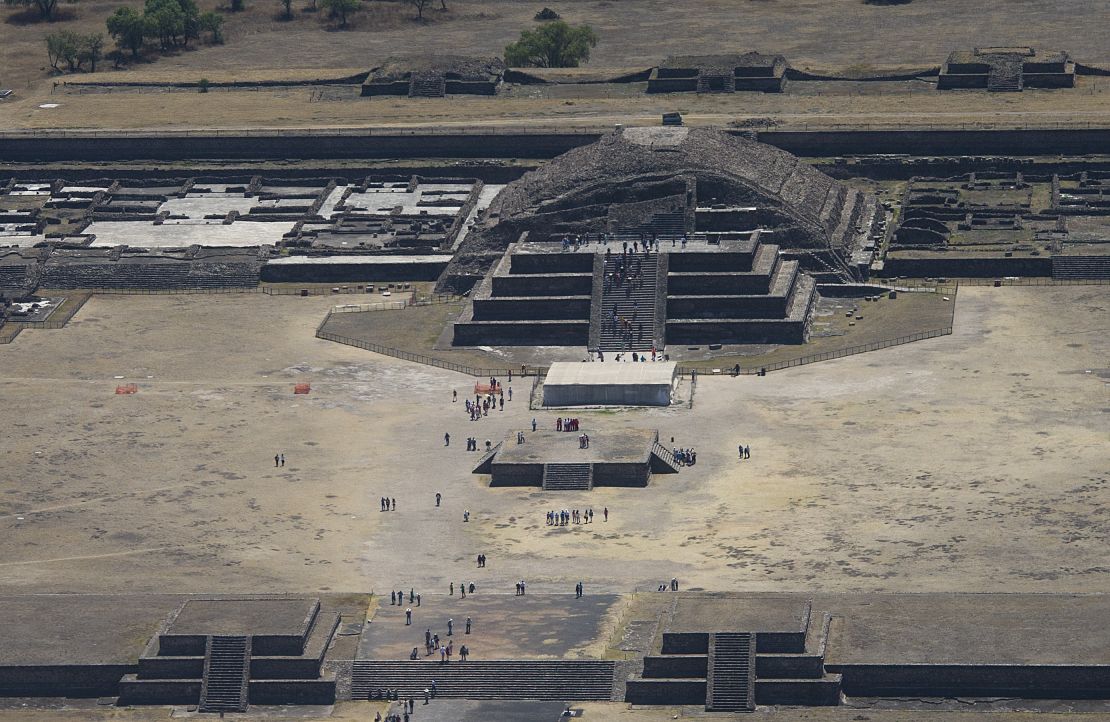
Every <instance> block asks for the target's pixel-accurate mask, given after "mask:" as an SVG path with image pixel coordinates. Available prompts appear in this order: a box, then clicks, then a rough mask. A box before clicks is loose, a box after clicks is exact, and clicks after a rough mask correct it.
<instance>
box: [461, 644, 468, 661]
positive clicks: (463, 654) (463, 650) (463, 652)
mask: <svg viewBox="0 0 1110 722" xmlns="http://www.w3.org/2000/svg"><path fill="white" fill-rule="evenodd" d="M469 655H470V650H469V649H468V648H467V646H466V645H465V644H464V645H463V646H461V647H459V659H461V660H462V661H463V662H465V661H466V658H467V657H468V656H469Z"/></svg>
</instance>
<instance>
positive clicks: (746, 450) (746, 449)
mask: <svg viewBox="0 0 1110 722" xmlns="http://www.w3.org/2000/svg"><path fill="white" fill-rule="evenodd" d="M744 458H745V459H750V458H752V447H750V446H745V447H744Z"/></svg>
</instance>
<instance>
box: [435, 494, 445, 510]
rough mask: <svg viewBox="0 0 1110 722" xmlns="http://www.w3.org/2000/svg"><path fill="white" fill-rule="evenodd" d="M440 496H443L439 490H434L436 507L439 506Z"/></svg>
mask: <svg viewBox="0 0 1110 722" xmlns="http://www.w3.org/2000/svg"><path fill="white" fill-rule="evenodd" d="M442 498H443V497H442V496H440V493H439V492H438V491H437V492H436V506H437V507H438V506H439V500H440V499H442Z"/></svg>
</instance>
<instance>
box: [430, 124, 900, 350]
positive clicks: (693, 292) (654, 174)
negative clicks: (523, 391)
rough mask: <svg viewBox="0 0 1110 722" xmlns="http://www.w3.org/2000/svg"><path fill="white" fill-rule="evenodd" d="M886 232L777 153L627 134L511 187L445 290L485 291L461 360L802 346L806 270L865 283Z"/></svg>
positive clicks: (678, 132)
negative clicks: (503, 350)
mask: <svg viewBox="0 0 1110 722" xmlns="http://www.w3.org/2000/svg"><path fill="white" fill-rule="evenodd" d="M878 217H879V213H878V203H877V200H876V199H875V197H874V196H871V195H870V194H867V193H862V192H860V191H857V190H855V189H852V188H850V187H848V186H846V185H844V184H842V183H840V182H838V181H835V180H833V179H832V178H829V177H828V176H826V175H824V174H823V173H821V172H819V171H817V170H816V169H814V168H813V167H812V166H810V165H808V164H806V163H802V162H801V161H799V159H798V158H796V157H794V156H792V155H790V154H789V153H785V152H783V151H781V150H778V149H776V148H772V147H770V146H767V145H763V144H761V143H756V142H754V141H751V140H747V139H744V138H740V137H735V136H731V135H729V134H727V133H724V132H721V131H716V130H710V129H689V128H686V127H654V128H629V129H621V130H617V131H615V132H613V133H610V134H608V135H606V136H604V137H603V138H602V139H601V140H599V141H598V142H596V143H594V144H592V145H589V146H584V147H582V148H577V149H575V150H572V151H570V152H568V153H566V154H564V155H562V156H560V157H559V158H556V159H555V160H553V161H552V162H550V163H548V164H547V165H545V166H543V167H542V168H540V169H538V170H536V171H533V172H531V173H528V174H526V175H524V176H523V177H521V178H520V179H519V180H517V181H514V182H513V183H511V184H509V185H508V186H506V187H505V188H504V190H503V191H502V192H501V193H500V194H499V195H498V196H497V198H495V199H494V201H493V203H492V204H491V205H490V208H489V210H488V215H487V217H486V219H485V221H484V224H483V225H481V226H480V227H477V228H475V229H474V231H472V232H471V233H470V234H469V235H468V236H467V238H466V240H465V241H464V243H463V244H462V246H461V247H460V250H459V253H458V254H456V256H455V258H454V259H453V260H452V263H451V266H449V267H448V269H447V271H446V272H445V273H444V275H443V276H442V277H441V279H440V284H439V286H440V288H439V290H440V291H441V292H447V291H452V290H454V291H459V290H465V289H466V288H470V287H474V288H473V292H472V294H471V301H470V303H469V304H468V306H467V308H466V309H465V310H464V311H463V313H462V314H461V315H460V317H459V318H458V319H457V321H456V322H455V326H454V343H455V344H456V345H566V346H587V347H588V348H590V349H592V350H600V351H613V352H619V351H645V350H650V349H651V348H652V347H655V348H663V347H664V346H665V345H667V344H674V343H691V344H697V343H727V344H764V343H803V342H804V341H805V339H806V335H807V332H808V327H809V317H810V312H811V310H812V307H813V303H814V299H815V291H814V288H815V284H814V277H813V276H811V275H805V274H802V273H801V268H802V263H803V262H804V263H806V264H809V266H810V267H811V270H812V271H813V273H814V274H816V275H818V276H828V277H830V278H834V279H835V278H849V277H860V276H862V274H863V273H865V272H866V270H867V267H868V263H869V259H870V254H869V253H863V252H862V251H861V249H863V248H864V246H865V243H866V242H867V241H868V240H869V239H870V238H872V237H873V235H874V228H875V227H876V225H877V223H876V221H877V218H878ZM565 239H576V240H568V242H567V244H566V245H564V244H563V243H562V242H563V241H564V240H565ZM645 241H647V242H650V243H651V246H652V248H651V249H650V251H649V249H647V248H645V247H644V243H645ZM786 249H790V250H789V252H788V253H784V252H783V251H784V250H786ZM857 258H859V259H862V260H860V261H859V262H857ZM615 276H616V277H617V278H618V279H619V280H617V281H616V282H614V281H613V279H614V277H615ZM629 276H631V278H632V281H631V282H629V281H628V278H629ZM479 278H480V282H479V283H478V284H477V285H476V286H475V285H474V284H475V281H476V280H478V279H479Z"/></svg>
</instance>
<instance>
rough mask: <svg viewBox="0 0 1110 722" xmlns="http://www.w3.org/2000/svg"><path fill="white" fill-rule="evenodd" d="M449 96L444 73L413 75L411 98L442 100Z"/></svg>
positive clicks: (410, 85)
mask: <svg viewBox="0 0 1110 722" xmlns="http://www.w3.org/2000/svg"><path fill="white" fill-rule="evenodd" d="M445 95H447V79H446V78H445V77H444V75H443V73H413V75H412V78H411V79H410V80H409V97H410V98H442V97H443V96H445Z"/></svg>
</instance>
